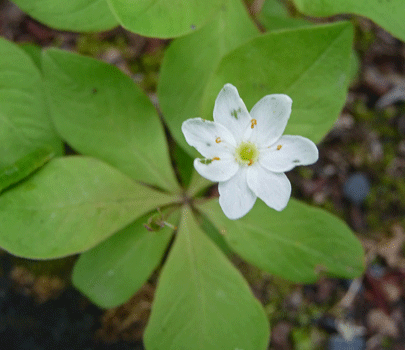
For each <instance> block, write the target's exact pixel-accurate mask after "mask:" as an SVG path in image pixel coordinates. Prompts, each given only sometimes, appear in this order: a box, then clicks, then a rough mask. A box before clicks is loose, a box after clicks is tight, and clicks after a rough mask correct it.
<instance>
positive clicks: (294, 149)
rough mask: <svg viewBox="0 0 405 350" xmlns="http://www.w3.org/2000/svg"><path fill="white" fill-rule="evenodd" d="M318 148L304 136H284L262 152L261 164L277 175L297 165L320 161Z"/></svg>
mask: <svg viewBox="0 0 405 350" xmlns="http://www.w3.org/2000/svg"><path fill="white" fill-rule="evenodd" d="M318 156H319V155H318V148H317V147H316V145H315V144H314V143H313V142H312V141H311V140H309V139H307V138H305V137H302V136H292V135H284V136H282V137H281V138H280V139H279V140H278V141H277V142H276V143H275V144H273V145H272V146H270V147H268V148H265V149H262V150H260V156H259V163H260V164H261V165H262V166H263V167H265V168H266V169H267V170H270V171H274V172H277V173H283V172H285V171H289V170H291V169H292V168H294V167H295V166H297V165H309V164H313V163H315V162H316V161H317V160H318Z"/></svg>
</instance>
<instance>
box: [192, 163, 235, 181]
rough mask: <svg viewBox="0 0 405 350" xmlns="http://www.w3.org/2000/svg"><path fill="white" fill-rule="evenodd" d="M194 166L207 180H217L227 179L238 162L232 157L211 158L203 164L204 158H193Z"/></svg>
mask: <svg viewBox="0 0 405 350" xmlns="http://www.w3.org/2000/svg"><path fill="white" fill-rule="evenodd" d="M194 168H195V170H197V172H198V173H199V174H200V175H201V176H202V177H205V178H206V179H208V180H211V181H214V182H219V181H227V180H229V179H230V178H231V177H232V176H233V175H235V174H236V172H237V171H238V169H239V165H238V163H237V162H236V161H235V159H234V158H228V159H224V160H222V159H220V160H213V161H212V162H211V163H209V164H204V159H199V158H197V159H194Z"/></svg>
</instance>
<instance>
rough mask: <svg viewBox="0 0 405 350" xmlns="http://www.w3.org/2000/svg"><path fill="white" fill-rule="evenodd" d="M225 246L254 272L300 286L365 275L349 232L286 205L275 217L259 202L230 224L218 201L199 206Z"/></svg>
mask: <svg viewBox="0 0 405 350" xmlns="http://www.w3.org/2000/svg"><path fill="white" fill-rule="evenodd" d="M199 209H200V210H202V211H203V212H204V213H205V214H206V215H207V216H208V218H209V219H210V220H211V221H212V223H213V224H214V225H215V226H216V227H217V229H218V230H220V231H221V232H222V233H223V235H224V237H225V239H226V241H227V242H228V244H229V246H230V247H231V248H232V249H233V250H234V251H235V252H237V253H238V254H239V255H240V256H241V257H243V258H244V259H246V260H247V261H249V262H250V263H252V264H253V265H256V266H257V267H259V268H261V269H263V270H265V271H267V272H269V273H272V274H274V275H277V276H281V277H283V278H286V279H289V280H291V281H294V282H299V283H311V282H314V281H315V280H316V279H317V278H318V276H319V274H320V273H327V274H329V275H333V276H339V277H344V278H354V277H358V276H359V275H360V274H361V273H362V272H363V270H364V252H363V249H362V246H361V244H360V242H359V241H358V239H357V238H356V237H355V236H354V235H353V233H352V232H351V230H350V229H349V227H348V226H347V225H346V224H345V223H344V222H343V221H342V220H340V219H338V218H337V217H335V216H333V215H331V214H329V213H328V212H326V211H324V210H322V209H319V208H315V207H311V206H308V205H306V204H304V203H301V202H299V201H296V200H294V199H290V202H289V203H288V205H287V207H286V208H285V209H284V210H283V211H281V212H277V211H275V210H273V209H271V208H269V207H267V206H266V205H265V204H264V203H263V202H262V201H260V200H258V201H257V202H256V204H255V206H254V207H253V209H252V210H251V211H250V212H249V213H248V214H247V215H246V216H245V217H243V218H242V219H239V220H237V221H232V220H229V219H228V218H227V217H226V216H225V215H224V214H223V212H222V210H221V208H220V206H219V204H218V201H217V200H212V201H208V202H205V203H203V204H201V205H200V206H199Z"/></svg>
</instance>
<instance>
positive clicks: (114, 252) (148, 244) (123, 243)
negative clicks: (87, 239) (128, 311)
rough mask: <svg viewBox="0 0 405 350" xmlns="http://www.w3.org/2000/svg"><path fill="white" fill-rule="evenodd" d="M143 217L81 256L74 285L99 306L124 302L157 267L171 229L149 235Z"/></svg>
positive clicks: (74, 273) (76, 267)
mask: <svg viewBox="0 0 405 350" xmlns="http://www.w3.org/2000/svg"><path fill="white" fill-rule="evenodd" d="M147 220H148V216H144V217H142V218H140V219H138V220H136V221H135V222H134V223H132V224H131V225H129V226H127V227H125V228H124V229H123V230H121V231H119V232H117V233H115V234H114V235H113V236H112V237H110V238H108V239H107V240H105V241H104V242H102V243H101V244H99V245H97V246H96V247H94V248H93V249H90V250H89V251H87V252H85V253H83V254H82V255H81V256H80V258H79V260H78V261H77V262H76V265H75V267H74V270H73V277H72V279H73V284H74V285H75V287H76V288H78V289H79V290H80V291H81V292H82V293H84V294H85V295H86V296H87V297H88V298H90V299H91V300H92V301H93V302H94V303H96V304H97V305H99V306H100V307H105V308H110V307H115V306H117V305H120V304H123V303H125V302H126V301H127V300H128V299H129V298H130V297H131V296H132V295H133V294H134V293H135V292H136V291H137V290H138V289H139V288H141V287H142V285H143V284H144V283H145V282H146V280H147V278H148V277H149V275H150V274H151V273H152V272H153V270H154V269H155V268H156V267H157V266H158V265H159V263H160V261H161V259H162V256H163V254H164V252H165V250H166V248H167V245H168V243H169V242H170V239H171V237H172V231H173V230H172V229H170V228H168V227H163V228H162V229H160V230H158V231H153V232H150V231H148V230H147V229H146V228H145V226H144V225H143V224H144V223H146V222H147Z"/></svg>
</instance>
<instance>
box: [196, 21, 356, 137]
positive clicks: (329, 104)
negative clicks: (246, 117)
mask: <svg viewBox="0 0 405 350" xmlns="http://www.w3.org/2000/svg"><path fill="white" fill-rule="evenodd" d="M352 41H353V29H352V25H351V24H350V23H348V22H340V23H334V24H326V25H317V26H311V27H306V28H300V29H293V30H284V31H277V32H270V33H268V34H264V35H262V36H260V37H258V38H254V39H252V40H251V41H249V42H248V43H246V44H244V45H241V46H239V47H238V48H237V49H235V50H234V51H232V52H230V53H229V54H228V55H227V56H226V57H224V58H223V59H222V61H221V63H220V65H219V67H218V69H217V70H216V72H215V73H214V75H213V76H212V79H211V81H210V82H209V84H208V85H207V87H206V89H205V99H204V102H203V115H204V116H205V117H204V118H205V119H212V118H211V115H212V110H213V107H214V101H215V98H216V96H217V94H218V93H219V91H220V90H221V88H222V87H223V86H224V85H225V84H226V83H231V84H233V85H235V86H236V88H237V89H238V91H239V94H240V96H241V98H242V99H243V100H244V102H245V104H246V106H247V107H248V108H249V109H250V108H252V107H253V105H254V104H255V103H256V102H258V101H259V100H260V99H261V98H262V97H264V96H265V95H268V94H273V93H282V94H287V95H289V96H290V97H291V98H292V100H293V105H292V113H291V118H290V120H289V122H288V125H287V128H286V134H291V135H302V136H305V137H308V138H309V139H311V140H312V141H314V142H319V141H320V140H321V139H322V138H323V137H324V136H325V134H326V133H327V132H328V131H329V130H330V128H331V127H332V125H333V124H334V122H335V120H336V118H337V117H338V115H339V112H340V110H341V109H342V107H343V105H344V103H345V99H346V93H347V88H348V83H349V70H350V62H351V59H350V55H351V46H352Z"/></svg>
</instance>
